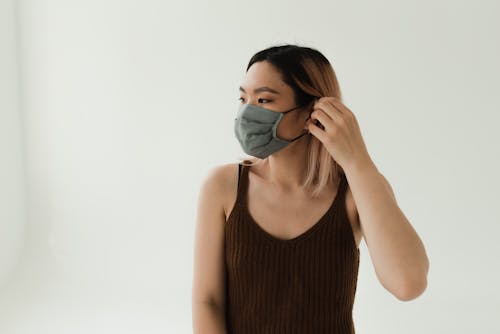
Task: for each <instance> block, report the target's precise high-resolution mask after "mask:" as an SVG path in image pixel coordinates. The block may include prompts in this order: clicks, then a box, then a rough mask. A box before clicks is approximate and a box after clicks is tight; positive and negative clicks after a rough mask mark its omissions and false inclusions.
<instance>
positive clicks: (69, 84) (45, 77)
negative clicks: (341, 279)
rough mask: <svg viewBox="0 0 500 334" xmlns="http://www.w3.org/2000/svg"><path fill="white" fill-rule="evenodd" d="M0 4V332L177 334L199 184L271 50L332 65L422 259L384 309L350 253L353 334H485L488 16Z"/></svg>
mask: <svg viewBox="0 0 500 334" xmlns="http://www.w3.org/2000/svg"><path fill="white" fill-rule="evenodd" d="M0 3H1V5H0V6H1V7H0V9H1V10H0V20H1V22H2V23H3V24H2V29H0V36H1V39H0V48H1V49H0V51H1V52H0V69H1V73H2V75H1V76H0V83H1V89H0V97H1V99H0V108H1V113H0V120H1V123H0V131H1V132H0V134H1V136H2V137H1V138H2V140H1V141H0V145H1V146H0V147H1V148H2V150H1V155H0V159H1V160H0V171H1V174H0V177H1V182H2V186H1V187H0V194H1V196H2V199H3V200H2V201H0V208H1V210H0V217H1V221H0V228H1V230H0V254H1V255H0V275H1V276H0V279H1V283H2V288H1V290H0V333H9V334H11V333H16V334H17V333H138V332H141V333H190V332H191V305H190V302H191V278H192V251H193V236H194V219H195V214H196V212H195V210H196V204H197V203H196V200H197V196H198V190H199V186H200V181H201V180H202V178H203V177H204V176H205V174H206V172H207V171H208V170H209V169H210V168H212V167H213V166H215V165H218V164H222V163H226V162H233V161H235V159H236V157H237V156H240V155H242V151H241V149H240V147H239V145H238V143H237V141H236V139H235V138H234V137H233V131H232V125H233V115H234V113H235V112H236V107H237V103H238V101H237V98H238V97H239V95H238V90H237V87H238V85H239V83H240V82H241V80H242V79H243V75H244V69H245V67H246V64H247V62H248V60H249V58H250V57H251V55H253V53H255V52H256V51H258V50H260V49H263V48H265V47H267V46H270V45H272V44H278V43H286V42H288V43H299V44H303V45H306V46H311V47H314V48H317V49H318V50H320V51H321V52H323V53H324V54H325V56H327V58H329V59H330V61H331V62H332V64H333V66H334V68H335V70H336V73H337V75H338V78H339V80H340V84H341V88H342V91H343V95H344V102H345V103H346V104H347V106H348V107H349V108H350V109H351V110H352V111H353V112H354V113H355V114H356V116H357V118H358V121H359V123H360V126H361V128H362V132H363V136H364V139H365V141H366V143H367V146H368V149H369V152H370V154H371V156H372V158H373V160H374V161H375V162H376V164H377V166H378V167H379V169H380V170H381V171H382V173H383V174H384V175H385V176H386V177H387V179H388V180H389V181H390V183H391V185H392V187H393V189H394V191H395V193H396V196H397V199H398V203H399V205H400V207H401V209H402V210H403V212H405V214H406V216H407V217H408V219H409V220H410V221H411V223H412V224H413V226H414V227H415V229H416V230H417V232H418V233H419V235H420V236H421V238H422V240H423V241H424V244H425V246H426V250H427V252H428V255H429V258H430V262H431V269H430V273H429V286H428V289H427V291H426V292H425V293H424V294H423V295H422V296H420V297H419V298H417V299H416V300H413V301H410V302H401V301H398V300H397V299H395V297H393V296H392V295H391V294H390V293H389V292H388V291H386V290H385V289H384V288H383V287H382V286H381V285H380V283H379V282H378V281H377V279H376V276H375V273H374V271H373V266H372V264H371V260H370V257H369V253H368V249H367V248H366V244H365V243H364V242H363V243H362V244H361V268H360V273H359V283H358V290H357V294H356V302H355V310H354V311H355V312H354V318H355V325H356V330H357V332H359V333H370V334H372V333H424V332H425V333H471V332H477V330H474V331H473V329H477V328H478V327H479V328H482V329H481V330H480V331H481V332H482V333H494V332H500V324H499V323H498V321H496V318H497V317H498V314H500V291H499V289H498V287H497V282H498V281H500V269H499V267H498V265H497V264H496V263H497V262H498V261H497V260H496V259H498V255H499V254H500V246H499V243H498V242H497V240H496V239H497V238H496V237H497V236H498V235H499V232H500V228H499V226H500V211H499V209H498V202H499V195H498V189H499V187H500V178H499V177H498V170H500V154H499V153H500V152H499V151H500V150H499V146H498V142H499V139H500V138H499V137H500V135H499V132H498V131H497V127H498V124H499V121H500V117H499V116H498V115H499V114H498V113H499V112H500V108H499V106H500V103H499V102H498V98H497V97H498V91H499V88H500V65H499V62H498V59H500V45H499V41H500V36H499V35H500V20H499V17H498V16H499V15H498V13H500V4H499V3H498V2H496V1H493V0H492V1H486V0H483V1H445V0H438V1H435V0H434V1H430V0H428V1H411V2H410V1H390V0H385V1H364V2H349V3H346V2H340V1H319V0H312V1H306V2H304V1H294V2H290V1H288V2H268V1H262V0H258V1H253V2H248V1H245V2H243V1H229V0H226V1H211V2H208V1H184V2H182V3H173V2H167V1H159V0H157V1H153V0H149V1H137V0H136V1H131V0H128V1H123V0H122V1H117V0H115V1H113V0H106V1H104V0H100V1H95V0H94V1H88V0H87V1H76V0H74V1H61V0H38V1H34V0H31V1H30V0H24V1H19V2H17V4H18V6H19V11H18V15H17V16H15V15H14V13H16V11H15V10H14V9H15V2H13V1H1V2H0ZM15 18H16V19H17V21H15V20H14V19H15ZM15 22H17V30H18V38H17V39H15V38H14V36H15V31H16V26H15V25H14V23H15ZM16 48H18V49H16ZM18 51H19V53H17V52H18ZM17 62H19V64H20V72H19V73H20V78H19V79H20V90H19V91H18V90H17V86H18V85H17ZM3 73H6V75H5V76H4V75H3ZM16 94H17V96H16ZM18 101H20V102H18ZM20 121H22V123H21V122H20ZM20 130H23V132H22V137H21V135H20ZM23 156H24V157H25V158H24V157H23ZM24 162H25V164H24ZM23 166H25V168H26V175H24V169H23ZM24 183H26V185H27V187H26V189H27V193H26V195H27V196H26V197H24ZM25 217H26V220H27V221H26V229H25ZM19 249H21V250H22V253H21V255H22V256H21V257H20V259H18V252H19ZM13 264H16V266H15V267H13Z"/></svg>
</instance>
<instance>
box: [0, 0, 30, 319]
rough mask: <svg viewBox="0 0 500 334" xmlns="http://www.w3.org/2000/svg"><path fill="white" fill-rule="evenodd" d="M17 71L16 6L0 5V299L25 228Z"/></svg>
mask: <svg viewBox="0 0 500 334" xmlns="http://www.w3.org/2000/svg"><path fill="white" fill-rule="evenodd" d="M18 70H19V69H18V50H17V38H16V21H15V2H14V1H0V295H1V286H2V285H3V284H5V283H6V282H8V281H9V280H10V279H11V274H12V271H13V270H14V267H15V266H16V264H17V262H18V261H19V255H20V251H21V248H22V247H23V244H22V239H23V235H24V232H25V231H24V229H25V227H26V207H25V205H26V197H25V196H26V191H25V187H26V185H25V175H24V174H25V169H24V156H23V149H22V148H23V138H22V119H21V114H20V105H19V100H20V95H19V72H18ZM0 298H1V297H0ZM1 310H2V309H0V314H1V313H2V312H1ZM0 317H1V315H0ZM0 328H1V325H0Z"/></svg>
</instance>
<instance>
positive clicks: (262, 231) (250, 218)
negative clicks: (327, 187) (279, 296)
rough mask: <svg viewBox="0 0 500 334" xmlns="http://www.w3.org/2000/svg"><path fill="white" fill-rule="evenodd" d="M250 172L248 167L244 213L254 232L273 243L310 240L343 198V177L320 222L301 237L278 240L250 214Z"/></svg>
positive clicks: (284, 243) (300, 235)
mask: <svg viewBox="0 0 500 334" xmlns="http://www.w3.org/2000/svg"><path fill="white" fill-rule="evenodd" d="M248 172H249V171H248V166H247V167H246V170H245V172H244V173H243V174H244V177H245V178H246V179H245V184H246V187H245V189H244V190H245V192H246V193H245V194H244V196H243V201H244V203H242V204H243V205H242V206H243V212H244V214H245V215H246V217H247V218H248V219H247V220H248V222H249V225H251V226H253V228H254V230H255V231H256V232H257V233H259V234H261V235H262V236H264V237H265V238H266V239H268V240H270V241H271V242H274V243H278V244H282V245H288V244H295V243H297V242H299V241H301V240H303V239H306V238H308V237H309V236H311V235H312V234H313V233H314V232H315V231H316V230H318V229H319V228H320V227H321V226H323V225H325V224H326V223H327V222H328V221H329V219H328V218H329V217H331V213H332V212H333V209H334V208H335V207H336V206H337V205H336V204H337V202H338V200H339V198H340V197H342V196H339V195H340V192H341V191H342V186H343V181H345V180H344V178H345V176H344V175H342V176H341V177H340V180H339V183H338V186H337V191H336V193H335V197H334V199H333V200H332V202H331V204H330V206H329V207H328V209H327V210H326V212H325V213H324V214H323V215H322V216H321V218H319V220H317V221H316V223H314V225H312V226H311V227H309V228H308V229H307V230H305V231H304V232H302V233H300V234H299V235H297V236H295V237H293V238H291V239H281V238H278V237H277V236H274V235H273V234H271V233H270V232H268V231H266V230H265V229H264V228H263V227H262V226H261V225H260V224H259V223H257V221H256V220H255V219H254V217H253V216H252V214H251V213H250V210H249V209H248V189H249V179H250V178H249V175H248V174H249V173H248Z"/></svg>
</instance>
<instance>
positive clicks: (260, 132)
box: [234, 104, 312, 159]
mask: <svg viewBox="0 0 500 334" xmlns="http://www.w3.org/2000/svg"><path fill="white" fill-rule="evenodd" d="M298 108H300V107H295V108H293V109H290V110H287V111H285V112H276V111H272V110H269V109H265V108H262V107H259V106H256V105H253V104H241V105H240V106H239V109H238V113H237V116H236V118H235V119H234V134H235V136H236V138H237V139H238V141H239V143H240V145H241V148H242V149H243V151H245V153H246V154H249V155H251V156H254V157H258V158H260V159H264V158H266V157H267V156H269V155H271V154H273V153H274V152H276V151H279V150H281V149H283V148H285V147H286V146H287V145H289V144H291V143H292V142H294V141H296V140H297V139H299V138H301V137H302V136H304V135H306V134H308V133H309V131H307V130H306V131H305V132H304V133H302V134H301V135H299V136H297V137H295V138H293V139H292V140H285V139H280V138H278V136H277V135H276V129H277V128H278V124H279V122H280V121H281V119H282V118H283V116H284V115H285V114H286V113H289V112H290V111H292V110H295V109H298ZM311 112H312V111H311Z"/></svg>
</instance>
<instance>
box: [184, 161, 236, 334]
mask: <svg viewBox="0 0 500 334" xmlns="http://www.w3.org/2000/svg"><path fill="white" fill-rule="evenodd" d="M225 169H226V168H225V166H219V167H215V168H213V169H212V170H211V171H210V172H209V173H208V175H207V176H206V177H205V179H204V180H203V183H202V185H201V188H200V192H199V196H198V209H197V214H196V226H195V238H194V267H193V281H192V317H193V318H192V325H193V333H194V334H225V333H227V331H226V325H225V311H224V310H225V284H226V282H225V267H224V265H225V264H224V224H225V222H226V218H225V214H224V207H223V203H224V194H225V192H224V188H225V187H226V184H225V182H224V170H225ZM226 170H227V169H226Z"/></svg>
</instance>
